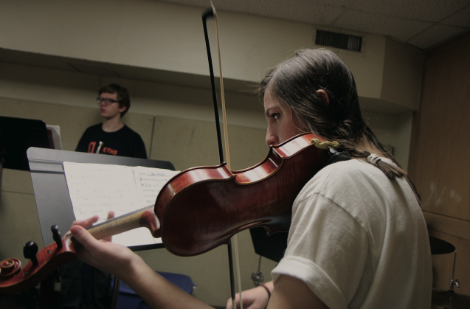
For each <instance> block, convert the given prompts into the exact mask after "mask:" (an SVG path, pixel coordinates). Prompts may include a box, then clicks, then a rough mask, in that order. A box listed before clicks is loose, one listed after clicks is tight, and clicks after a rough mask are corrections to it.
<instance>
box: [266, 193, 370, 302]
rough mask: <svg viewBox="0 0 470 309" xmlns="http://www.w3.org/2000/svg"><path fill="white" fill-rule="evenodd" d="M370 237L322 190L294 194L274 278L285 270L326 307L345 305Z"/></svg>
mask: <svg viewBox="0 0 470 309" xmlns="http://www.w3.org/2000/svg"><path fill="white" fill-rule="evenodd" d="M368 258H370V257H369V255H368V238H367V234H366V232H365V231H364V230H363V228H362V227H361V225H360V224H359V223H358V222H357V221H356V220H355V219H354V218H353V217H352V216H351V215H350V214H349V213H348V212H347V211H346V210H344V209H343V208H341V207H340V206H338V205H336V204H335V203H334V202H333V201H331V200H330V199H328V198H326V197H325V196H323V195H321V194H320V193H315V194H311V195H309V196H308V197H306V198H304V199H303V200H300V201H299V200H297V201H296V202H295V204H294V206H293V213H292V224H291V228H290V230H289V239H288V245H287V249H286V253H285V255H284V258H283V259H282V260H281V261H280V262H279V264H278V266H277V267H276V268H275V269H274V270H273V271H272V275H273V279H274V281H276V279H277V278H278V277H279V276H280V275H288V276H292V277H295V278H298V279H300V280H302V281H303V282H305V284H307V286H309V288H310V289H311V290H312V291H313V292H314V293H315V295H316V296H317V297H319V298H320V299H321V300H322V301H323V302H324V303H325V305H327V306H328V308H330V309H340V308H341V309H342V308H347V307H348V304H349V303H350V302H351V300H352V299H353V298H354V295H355V293H356V290H357V288H358V286H359V284H360V282H361V279H362V276H363V275H364V267H365V265H366V263H367V259H368Z"/></svg>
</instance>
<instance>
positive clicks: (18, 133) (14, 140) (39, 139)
mask: <svg viewBox="0 0 470 309" xmlns="http://www.w3.org/2000/svg"><path fill="white" fill-rule="evenodd" d="M29 147H42V148H51V147H50V140H49V135H48V133H47V128H46V124H45V123H44V121H42V120H36V119H23V118H14V117H3V116H0V153H1V155H2V157H3V159H4V162H3V168H10V169H16V170H23V171H29V165H28V159H27V157H26V150H27V149H28V148H29Z"/></svg>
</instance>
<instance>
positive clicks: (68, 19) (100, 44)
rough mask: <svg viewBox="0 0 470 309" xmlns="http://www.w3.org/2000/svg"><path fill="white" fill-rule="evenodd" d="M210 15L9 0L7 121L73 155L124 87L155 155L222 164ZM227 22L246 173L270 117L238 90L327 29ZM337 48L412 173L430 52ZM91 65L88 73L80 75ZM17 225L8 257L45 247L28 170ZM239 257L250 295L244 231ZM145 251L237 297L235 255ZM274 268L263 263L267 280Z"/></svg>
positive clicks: (3, 215)
mask: <svg viewBox="0 0 470 309" xmlns="http://www.w3.org/2000/svg"><path fill="white" fill-rule="evenodd" d="M215 4H216V5H217V3H215ZM70 12H73V14H71V13H70ZM200 15H201V10H199V9H195V8H189V7H183V6H177V5H169V4H163V3H159V2H155V1H130V0H121V1H81V2H72V1H58V0H57V1H54V0H46V1H41V3H36V2H34V1H15V2H11V1H2V10H0V27H2V28H3V29H9V31H8V32H7V33H5V35H2V36H1V37H0V55H4V53H2V51H13V53H10V54H9V55H12V54H13V57H6V58H4V59H2V58H0V98H1V99H2V100H3V101H4V102H6V103H5V104H6V105H5V107H3V108H1V109H0V115H10V116H13V114H12V113H14V115H15V116H17V117H24V118H38V117H39V118H40V119H43V120H45V121H46V122H47V123H48V124H60V125H61V131H62V136H63V140H62V142H63V145H64V149H66V150H73V149H74V148H75V146H76V143H77V142H78V138H79V137H80V135H81V133H82V132H83V130H84V129H85V128H86V127H87V126H88V125H89V124H91V123H93V122H98V121H99V117H96V115H97V114H95V112H96V103H95V98H96V96H97V93H96V91H97V89H98V88H99V87H100V86H101V85H104V84H108V83H110V82H116V83H119V84H122V85H123V86H125V87H127V88H128V89H129V91H130V93H131V98H132V107H131V110H130V113H129V114H128V115H126V116H125V117H124V121H125V122H127V123H128V124H129V125H130V126H131V127H132V128H134V129H135V128H136V127H137V128H139V130H137V131H138V132H139V133H140V134H141V135H142V136H143V137H144V140H145V143H146V146H147V150H148V152H149V154H150V157H151V158H153V159H162V160H170V161H173V162H174V163H175V166H176V168H177V169H184V168H188V167H192V166H199V165H206V164H211V165H212V164H217V163H218V159H217V150H216V146H215V132H214V130H213V128H214V124H213V117H214V116H213V110H212V101H211V100H212V98H211V93H210V90H209V89H208V87H207V86H206V85H208V84H209V80H208V79H207V75H208V73H207V72H208V69H207V60H206V58H205V54H204V52H205V47H204V41H203V35H202V26H201V21H200ZM219 15H220V16H219V24H220V32H221V49H222V61H223V64H222V65H223V69H224V76H225V77H227V78H228V80H229V81H232V82H234V81H235V82H236V83H235V84H236V85H238V86H237V87H238V88H237V87H235V88H233V87H232V88H231V89H230V91H229V92H227V94H226V101H227V117H228V123H229V125H230V126H229V139H230V142H231V150H232V160H233V163H232V165H233V169H242V168H246V167H248V166H251V165H253V164H255V163H257V162H259V161H261V160H262V159H263V158H264V157H265V156H266V154H267V147H266V146H265V145H264V130H265V127H266V121H265V119H264V115H263V107H262V105H261V103H260V102H259V101H258V99H257V98H256V97H255V96H253V95H251V94H249V93H248V92H246V91H238V90H240V89H243V90H248V89H251V88H250V86H249V83H250V82H253V81H258V80H259V79H260V77H261V76H263V74H264V72H265V71H266V69H267V68H269V67H272V66H273V65H275V64H276V63H277V62H279V61H281V60H283V59H285V58H286V56H287V55H289V54H290V53H291V52H292V51H293V50H296V49H298V48H304V47H313V43H312V42H313V36H314V32H315V29H316V28H315V26H314V25H308V24H300V23H293V22H287V21H280V20H274V19H267V18H259V17H255V16H247V15H241V14H232V13H226V12H219ZM336 30H337V29H336ZM211 36H212V37H213V34H211ZM2 49H3V50H2ZM334 51H335V52H336V53H337V54H338V55H339V56H340V57H341V58H342V59H343V60H344V61H345V62H346V64H347V65H348V66H349V67H350V68H351V70H352V71H353V73H354V75H355V77H356V81H357V84H358V89H359V94H360V96H361V102H362V104H363V106H364V108H365V109H366V112H365V116H366V118H367V121H368V123H369V124H370V125H371V127H372V128H373V130H374V131H375V132H376V133H377V135H378V137H379V138H380V139H381V140H382V141H383V142H384V143H385V144H387V145H390V146H392V147H393V148H394V150H395V154H396V156H397V159H398V161H399V162H400V163H401V164H402V165H403V166H404V167H405V168H406V166H407V162H408V149H409V139H410V134H411V114H412V111H413V110H415V109H416V108H417V106H418V103H417V97H416V88H417V86H416V85H417V84H419V82H418V81H419V74H420V70H421V63H420V61H421V60H420V53H417V52H416V51H414V50H411V49H409V48H408V47H404V46H402V45H400V44H398V43H396V42H391V41H390V40H389V39H388V38H384V37H380V36H374V35H365V50H364V51H363V52H361V53H353V52H347V51H342V50H334ZM23 52H25V53H23ZM20 54H21V55H22V57H21V59H20V60H18V59H19V58H20V57H19V55H20ZM39 54H41V55H47V56H49V58H46V60H47V61H38V60H37V59H43V58H37V56H38V55H39ZM25 55H26V56H25ZM16 56H18V57H16ZM17 58H18V59H17ZM84 61H85V62H84ZM70 64H71V65H70ZM85 65H88V66H89V67H88V70H82V69H81V68H83V67H84V66H85ZM73 68H75V69H73ZM102 69H103V71H102V73H99V70H102ZM104 69H106V70H108V69H109V70H111V71H109V70H108V71H107V72H108V73H106V72H105V71H106V70H104ZM142 69H145V71H144V72H145V74H142ZM93 70H96V72H95V73H93ZM86 72H87V73H86ZM103 72H104V73H103ZM109 72H111V73H112V72H114V74H109ZM174 74H176V75H174ZM156 75H158V76H159V77H158V80H157V81H155V76H156ZM111 76H114V77H111ZM174 76H176V78H173V77H174ZM416 76H418V77H416ZM405 77H406V78H405ZM180 79H181V80H180ZM183 80H184V81H183ZM195 81H196V82H195ZM240 85H241V86H240ZM396 89H400V90H401V91H394V90H396ZM21 104H26V106H27V108H20V106H21ZM46 107H47V108H46ZM39 109H41V111H42V113H38V112H37V110H39ZM10 110H12V112H10ZM13 111H14V112H13ZM45 111H50V115H48V114H47V113H46V114H44V112H45ZM83 115H88V116H83ZM80 117H81V118H80ZM140 119H144V120H145V121H150V119H151V121H152V128H153V130H149V129H148V125H149V124H148V123H147V125H144V126H143V127H140V124H139V121H140ZM193 132H195V133H194V134H195V135H194V136H192V137H191V133H193ZM188 147H189V148H188ZM20 204H21V205H20ZM21 218H25V219H24V220H26V222H28V224H27V227H26V228H24V227H21V228H18V226H19V222H21V220H23V219H21ZM7 228H8V231H11V230H12V229H13V230H16V233H15V236H14V237H13V238H12V240H11V241H10V240H4V241H3V242H1V241H0V259H2V258H4V257H7V256H22V253H21V250H22V244H23V243H24V242H26V241H27V240H36V241H37V240H39V241H40V237H38V233H39V224H38V222H37V213H36V208H35V205H34V195H33V193H32V188H31V183H30V178H29V177H28V173H26V172H18V171H12V170H5V171H4V179H3V184H2V197H1V203H0V231H1V232H2V233H3V232H4V229H5V230H6V229H7ZM240 250H241V256H242V257H243V258H242V261H241V267H242V277H243V287H244V288H249V287H251V285H252V283H251V280H250V276H251V273H252V272H254V271H256V269H257V263H258V257H257V256H256V255H255V254H254V253H253V248H252V245H251V239H250V238H249V234H248V233H247V232H242V233H241V234H240ZM140 254H141V255H142V256H144V258H145V259H146V261H147V262H148V263H149V264H150V265H151V266H152V267H153V268H154V269H157V270H161V271H170V272H177V273H185V274H188V275H190V276H191V277H192V278H193V280H194V281H195V282H196V283H197V284H198V288H197V289H196V290H195V293H194V295H195V296H196V297H198V298H200V299H202V300H203V301H206V302H208V303H210V304H212V305H223V304H224V303H225V301H226V299H227V297H228V296H229V287H228V270H227V258H226V249H225V248H218V249H216V250H214V251H211V252H209V253H207V254H204V255H202V256H199V257H193V258H179V257H173V256H171V255H170V254H169V253H167V252H165V250H152V251H146V252H142V253H140ZM273 266H274V263H273V262H269V261H267V260H264V261H263V264H262V271H263V273H264V276H265V278H266V279H267V280H268V279H269V278H270V274H269V272H270V269H272V267H273Z"/></svg>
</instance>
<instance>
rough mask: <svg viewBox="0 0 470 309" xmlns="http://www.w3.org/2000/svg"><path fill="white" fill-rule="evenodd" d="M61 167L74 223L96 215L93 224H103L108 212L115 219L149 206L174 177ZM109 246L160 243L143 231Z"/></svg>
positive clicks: (132, 170)
mask: <svg viewBox="0 0 470 309" xmlns="http://www.w3.org/2000/svg"><path fill="white" fill-rule="evenodd" d="M63 166H64V172H65V178H66V181H67V186H68V189H69V194H70V199H71V202H72V207H73V212H74V215H75V219H76V220H83V219H87V218H89V217H92V216H94V215H98V216H99V220H98V222H97V223H100V222H103V221H105V220H106V218H107V214H108V212H109V211H110V210H112V211H114V213H115V216H116V217H118V216H121V215H124V214H127V213H129V212H132V211H134V210H138V209H141V208H143V207H144V206H147V205H148V206H153V205H154V203H155V199H156V196H157V195H158V192H159V191H160V189H161V188H162V186H163V185H164V184H165V183H166V182H167V180H168V179H170V178H171V177H173V175H175V174H177V173H178V172H175V171H167V170H163V169H158V168H144V167H129V166H121V165H109V164H90V163H74V162H64V163H63ZM113 242H115V243H119V244H122V245H125V246H138V245H146V244H154V243H161V239H160V238H158V239H155V238H153V237H152V235H151V234H150V232H149V231H148V229H146V228H138V229H135V230H132V231H128V232H125V233H121V234H118V235H114V236H113Z"/></svg>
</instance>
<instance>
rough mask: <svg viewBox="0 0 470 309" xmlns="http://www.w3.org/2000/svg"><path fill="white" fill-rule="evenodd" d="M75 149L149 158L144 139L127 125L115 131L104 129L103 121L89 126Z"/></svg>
mask: <svg viewBox="0 0 470 309" xmlns="http://www.w3.org/2000/svg"><path fill="white" fill-rule="evenodd" d="M75 151H79V152H90V153H101V154H108V155H115V156H123V157H133V158H143V159H147V152H146V151H145V145H144V141H143V140H142V138H141V137H140V135H139V134H138V133H137V132H135V131H133V130H132V129H131V128H129V127H128V126H126V125H124V127H122V128H121V129H119V130H118V131H115V132H105V131H103V128H102V124H101V123H99V124H97V125H94V126H91V127H89V128H88V129H86V131H85V132H84V133H83V135H82V138H80V141H79V142H78V145H77V148H76V149H75Z"/></svg>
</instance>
